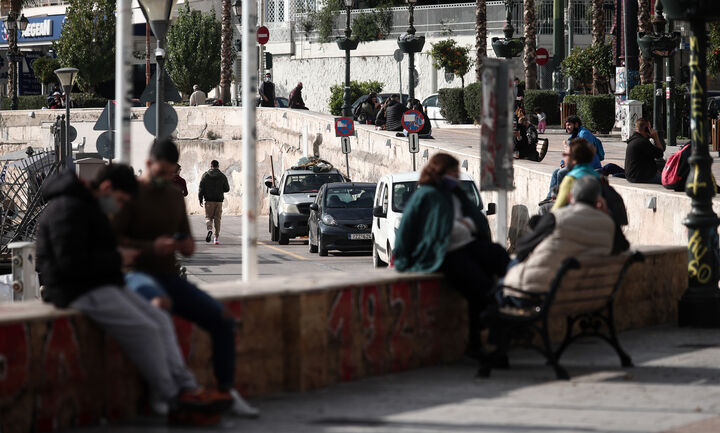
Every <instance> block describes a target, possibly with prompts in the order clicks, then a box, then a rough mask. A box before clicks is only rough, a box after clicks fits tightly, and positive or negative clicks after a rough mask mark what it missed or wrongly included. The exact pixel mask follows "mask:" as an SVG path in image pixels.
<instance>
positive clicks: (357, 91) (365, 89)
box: [328, 81, 383, 116]
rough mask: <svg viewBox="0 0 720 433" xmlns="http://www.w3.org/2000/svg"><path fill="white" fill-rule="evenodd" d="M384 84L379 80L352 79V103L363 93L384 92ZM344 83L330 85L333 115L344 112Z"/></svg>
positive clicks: (329, 101)
mask: <svg viewBox="0 0 720 433" xmlns="http://www.w3.org/2000/svg"><path fill="white" fill-rule="evenodd" d="M382 89H383V84H382V83H381V82H379V81H350V104H352V103H353V102H355V100H356V99H357V98H359V97H361V96H362V95H367V94H369V93H370V92H376V93H380V92H382ZM344 91H345V85H344V84H334V85H333V86H331V87H330V99H329V100H328V105H329V107H330V113H332V115H333V116H339V115H341V114H342V106H343V92H344Z"/></svg>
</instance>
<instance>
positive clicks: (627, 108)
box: [620, 99, 643, 141]
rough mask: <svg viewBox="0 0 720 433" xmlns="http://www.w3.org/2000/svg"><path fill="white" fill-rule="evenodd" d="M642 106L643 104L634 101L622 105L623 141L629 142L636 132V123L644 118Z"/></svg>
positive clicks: (621, 129)
mask: <svg viewBox="0 0 720 433" xmlns="http://www.w3.org/2000/svg"><path fill="white" fill-rule="evenodd" d="M642 106H643V103H642V102H640V101H634V100H632V99H631V100H628V101H623V102H621V103H620V109H621V110H622V115H621V119H622V126H621V127H620V138H621V139H622V141H628V140H629V139H630V136H631V135H633V133H634V132H635V121H636V120H638V119H639V118H641V117H642Z"/></svg>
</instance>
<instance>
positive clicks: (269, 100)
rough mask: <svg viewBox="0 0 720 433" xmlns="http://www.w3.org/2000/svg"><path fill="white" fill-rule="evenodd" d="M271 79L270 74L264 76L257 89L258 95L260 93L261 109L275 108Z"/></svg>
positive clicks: (273, 86)
mask: <svg viewBox="0 0 720 433" xmlns="http://www.w3.org/2000/svg"><path fill="white" fill-rule="evenodd" d="M271 78H272V76H271V75H270V72H268V73H267V74H265V80H264V81H263V83H262V84H261V85H260V87H259V88H258V93H260V106H261V107H274V106H275V84H273V82H272V81H271Z"/></svg>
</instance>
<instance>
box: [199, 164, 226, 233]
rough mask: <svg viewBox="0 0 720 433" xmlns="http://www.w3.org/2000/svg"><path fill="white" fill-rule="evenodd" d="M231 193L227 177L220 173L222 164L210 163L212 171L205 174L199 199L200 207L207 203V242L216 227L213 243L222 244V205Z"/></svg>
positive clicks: (201, 181) (201, 182)
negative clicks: (227, 193) (228, 193)
mask: <svg viewBox="0 0 720 433" xmlns="http://www.w3.org/2000/svg"><path fill="white" fill-rule="evenodd" d="M229 191H230V185H229V184H228V180H227V177H225V175H224V174H223V172H222V171H220V163H219V162H217V161H216V160H212V162H210V170H208V171H206V172H205V174H203V176H202V179H201V180H200V191H199V192H198V198H199V199H200V206H203V200H204V201H205V205H204V206H205V223H206V224H207V230H208V233H207V236H205V242H210V239H212V236H213V226H214V227H215V240H214V241H213V243H214V244H215V245H218V244H219V243H220V240H219V239H220V219H221V218H222V205H223V201H224V200H225V193H226V192H229Z"/></svg>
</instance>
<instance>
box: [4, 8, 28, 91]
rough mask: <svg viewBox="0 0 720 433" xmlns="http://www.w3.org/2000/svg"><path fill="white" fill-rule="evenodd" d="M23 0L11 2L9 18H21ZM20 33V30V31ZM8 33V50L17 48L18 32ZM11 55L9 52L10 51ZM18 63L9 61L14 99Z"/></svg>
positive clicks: (9, 83)
mask: <svg viewBox="0 0 720 433" xmlns="http://www.w3.org/2000/svg"><path fill="white" fill-rule="evenodd" d="M23 3H24V1H23V0H10V12H9V13H8V16H10V15H12V16H14V17H15V19H18V18H20V11H21V10H22V7H23ZM18 31H19V30H18ZM18 31H15V32H7V33H8V48H9V49H12V48H13V46H15V47H16V46H17V32H18ZM8 53H9V51H8ZM16 63H17V62H16V61H14V60H13V61H8V96H9V97H10V98H12V96H13V95H14V94H15V92H16V87H17V85H18V79H17V76H16V75H15V72H16V70H17V68H16Z"/></svg>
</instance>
